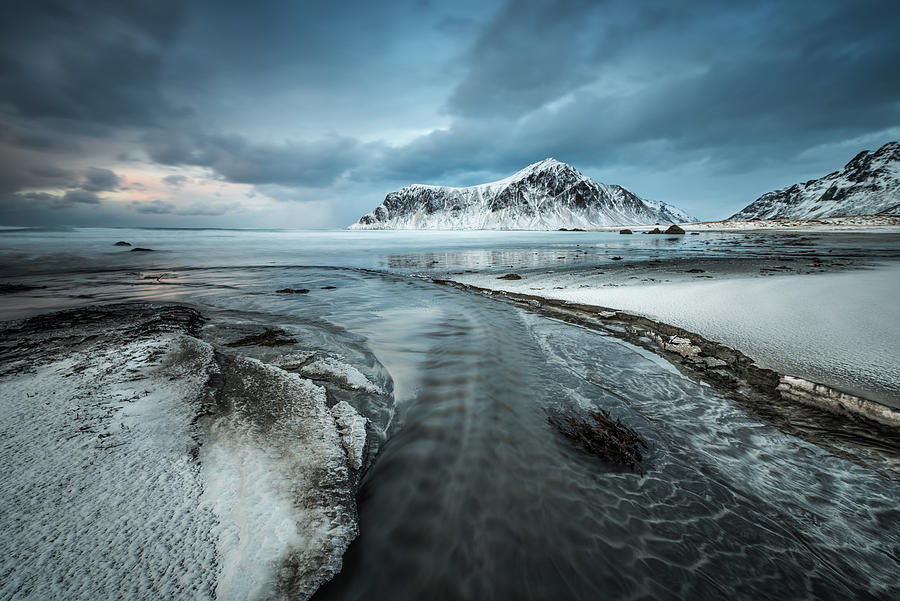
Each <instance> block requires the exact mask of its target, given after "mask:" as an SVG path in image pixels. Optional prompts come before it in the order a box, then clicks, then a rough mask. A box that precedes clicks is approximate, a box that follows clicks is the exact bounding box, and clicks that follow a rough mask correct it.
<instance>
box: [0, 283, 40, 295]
mask: <svg viewBox="0 0 900 601" xmlns="http://www.w3.org/2000/svg"><path fill="white" fill-rule="evenodd" d="M39 288H43V286H29V285H28V284H0V294H12V293H13V292H28V291H29V290H37V289H39Z"/></svg>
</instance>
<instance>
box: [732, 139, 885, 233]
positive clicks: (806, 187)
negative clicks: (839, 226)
mask: <svg viewBox="0 0 900 601" xmlns="http://www.w3.org/2000/svg"><path fill="white" fill-rule="evenodd" d="M897 212H900V142H888V143H887V144H885V145H884V146H882V147H881V148H879V149H878V150H876V151H875V152H870V151H868V150H864V151H863V152H861V153H859V154H858V155H856V156H855V157H853V160H852V161H850V162H849V163H847V165H846V166H845V167H844V168H843V169H842V170H840V171H835V172H833V173H829V174H828V175H826V176H825V177H822V178H820V179H813V180H809V181H808V182H806V183H802V184H794V185H793V186H790V187H789V188H783V189H781V190H775V191H774V192H769V193H767V194H763V195H762V196H760V197H759V198H758V199H756V200H755V201H754V202H752V203H751V204H749V205H747V206H746V207H745V208H744V209H743V210H741V211H740V212H738V213H735V214H734V215H732V216H731V217H729V219H731V220H737V221H746V220H749V219H754V218H758V219H773V218H776V217H788V218H793V219H808V218H821V217H842V216H855V215H877V214H893V213H897Z"/></svg>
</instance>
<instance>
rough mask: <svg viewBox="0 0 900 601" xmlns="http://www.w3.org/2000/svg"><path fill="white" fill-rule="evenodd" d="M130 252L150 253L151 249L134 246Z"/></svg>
mask: <svg viewBox="0 0 900 601" xmlns="http://www.w3.org/2000/svg"><path fill="white" fill-rule="evenodd" d="M131 252H133V253H152V252H153V249H152V248H141V247H140V246H135V247H134V248H132V249H131Z"/></svg>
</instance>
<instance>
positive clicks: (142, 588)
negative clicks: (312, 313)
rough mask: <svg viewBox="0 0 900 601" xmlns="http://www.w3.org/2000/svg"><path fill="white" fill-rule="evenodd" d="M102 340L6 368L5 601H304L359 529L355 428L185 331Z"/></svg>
mask: <svg viewBox="0 0 900 601" xmlns="http://www.w3.org/2000/svg"><path fill="white" fill-rule="evenodd" d="M173 329H175V328H173ZM105 330H106V327H105V326H104V325H103V324H102V322H98V324H97V326H96V328H94V329H91V328H90V327H88V328H86V329H85V330H84V331H82V332H78V334H86V335H85V336H83V337H81V336H76V337H75V339H77V340H81V341H83V343H82V344H72V345H71V348H69V346H68V345H64V344H63V345H57V346H56V347H55V348H53V349H50V348H49V345H50V344H51V343H52V340H53V339H52V338H50V339H49V342H48V341H46V340H45V341H43V342H41V343H39V344H38V345H37V346H35V347H32V349H31V351H24V352H23V353H20V354H19V355H18V356H17V358H16V359H15V360H11V361H8V362H6V363H5V364H4V365H3V370H2V371H0V373H2V375H0V422H2V423H0V437H2V440H3V444H2V445H0V461H2V463H3V465H4V469H3V471H2V473H0V504H2V506H3V508H4V510H3V512H2V513H0V532H2V533H3V535H2V536H0V574H2V578H0V599H13V598H15V599H54V598H55V599H86V600H87V599H91V600H94V599H120V598H126V599H153V600H156V599H186V598H190V599H281V598H290V599H307V598H309V597H310V596H311V595H312V594H313V593H314V592H315V591H316V590H317V589H318V588H319V586H321V584H323V583H324V582H326V581H327V580H329V579H330V578H331V577H332V576H333V575H334V574H335V573H337V572H338V571H339V570H340V568H341V561H342V555H343V553H344V551H345V550H346V549H347V547H348V545H349V544H350V542H351V541H352V540H353V539H354V538H355V537H356V535H357V533H358V527H357V514H356V500H355V491H356V488H357V486H358V483H359V477H360V474H359V468H360V466H361V465H362V461H363V457H364V454H365V453H366V423H367V420H366V418H365V417H363V416H361V415H359V414H358V413H357V412H356V410H355V409H354V408H353V407H352V406H351V405H349V404H348V403H346V402H343V401H342V402H340V403H338V404H337V405H335V406H334V407H333V408H331V409H329V407H328V405H327V404H326V393H325V389H324V388H322V387H321V386H318V385H316V384H315V383H313V382H312V381H310V380H308V379H306V378H303V377H301V376H300V375H298V374H295V373H289V372H286V371H284V370H283V369H280V368H278V367H275V366H272V365H268V364H265V363H262V362H260V361H258V360H255V359H252V358H248V357H242V356H221V355H218V354H217V353H216V352H215V351H214V348H213V347H212V346H211V345H210V344H208V343H206V342H204V341H201V340H199V339H197V338H195V337H193V336H191V335H187V334H183V333H179V332H177V331H169V332H167V331H155V332H152V333H144V334H138V335H136V336H133V337H131V338H129V339H126V340H123V339H122V337H121V336H119V335H118V334H117V333H113V334H110V333H108V332H106V331H105ZM20 346H23V347H25V346H27V345H20ZM8 348H9V347H6V349H8ZM29 353H30V354H29Z"/></svg>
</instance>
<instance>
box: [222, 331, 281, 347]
mask: <svg viewBox="0 0 900 601" xmlns="http://www.w3.org/2000/svg"><path fill="white" fill-rule="evenodd" d="M296 342H297V339H296V338H293V337H292V336H290V335H289V334H288V333H287V332H285V331H284V330H276V329H273V328H266V329H265V330H263V332H262V334H255V335H253V336H245V337H243V338H241V339H240V340H235V341H234V342H229V343H228V344H226V345H225V346H231V347H235V346H283V345H286V344H294V343H296Z"/></svg>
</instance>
